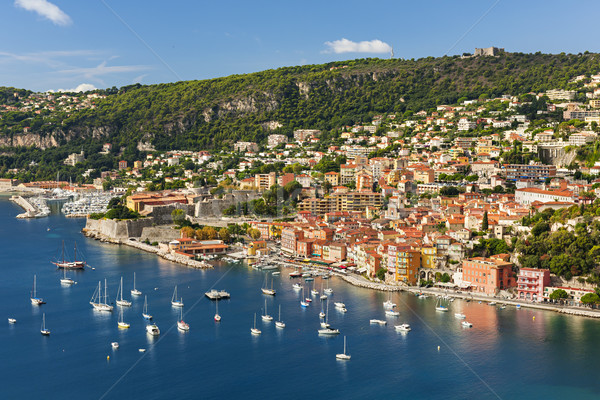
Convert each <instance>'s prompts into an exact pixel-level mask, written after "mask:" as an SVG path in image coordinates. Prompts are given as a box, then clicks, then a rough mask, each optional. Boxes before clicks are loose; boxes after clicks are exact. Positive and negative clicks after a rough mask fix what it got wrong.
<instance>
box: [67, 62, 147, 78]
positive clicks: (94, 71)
mask: <svg viewBox="0 0 600 400" xmlns="http://www.w3.org/2000/svg"><path fill="white" fill-rule="evenodd" d="M149 69H150V67H149V66H147V65H119V66H114V67H113V66H108V67H107V66H106V61H104V62H102V63H101V64H99V65H98V66H96V67H91V68H72V69H64V70H61V71H57V72H58V73H61V74H69V75H82V76H84V77H85V78H88V79H94V78H98V77H100V76H104V75H108V74H117V73H124V72H139V71H147V70H149Z"/></svg>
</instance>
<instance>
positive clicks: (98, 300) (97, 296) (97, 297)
mask: <svg viewBox="0 0 600 400" xmlns="http://www.w3.org/2000/svg"><path fill="white" fill-rule="evenodd" d="M107 293H108V287H107V285H106V279H105V280H104V302H103V301H102V284H101V283H100V281H98V288H97V289H96V291H95V292H94V294H93V295H92V298H91V300H90V304H91V305H92V307H94V310H97V311H108V312H112V310H113V306H111V305H110V304H108V296H107Z"/></svg>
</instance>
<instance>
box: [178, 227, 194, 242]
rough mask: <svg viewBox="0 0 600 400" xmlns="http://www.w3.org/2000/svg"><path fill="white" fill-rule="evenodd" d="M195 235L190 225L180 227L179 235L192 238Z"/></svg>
mask: <svg viewBox="0 0 600 400" xmlns="http://www.w3.org/2000/svg"><path fill="white" fill-rule="evenodd" d="M195 236H196V231H195V230H194V228H192V227H191V226H184V227H183V228H181V237H184V238H192V239H193V238H194V237H195Z"/></svg>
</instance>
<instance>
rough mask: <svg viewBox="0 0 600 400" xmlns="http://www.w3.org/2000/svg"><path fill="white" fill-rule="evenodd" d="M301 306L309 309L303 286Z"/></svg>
mask: <svg viewBox="0 0 600 400" xmlns="http://www.w3.org/2000/svg"><path fill="white" fill-rule="evenodd" d="M300 305H301V306H302V307H308V302H306V301H305V299H304V286H302V300H300Z"/></svg>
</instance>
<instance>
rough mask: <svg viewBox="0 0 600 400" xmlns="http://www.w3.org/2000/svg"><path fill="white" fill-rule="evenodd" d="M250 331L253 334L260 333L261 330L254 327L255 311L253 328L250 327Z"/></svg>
mask: <svg viewBox="0 0 600 400" xmlns="http://www.w3.org/2000/svg"><path fill="white" fill-rule="evenodd" d="M250 333H252V334H253V335H260V334H261V333H262V332H261V331H260V329H257V328H256V313H254V328H250Z"/></svg>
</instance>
